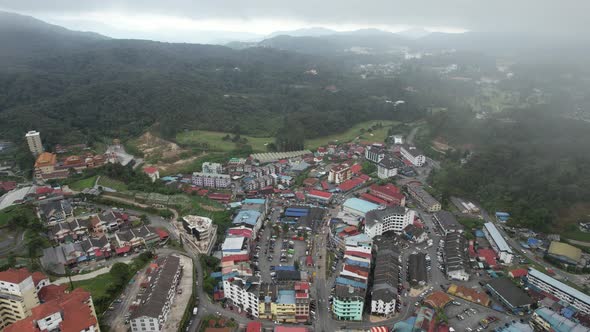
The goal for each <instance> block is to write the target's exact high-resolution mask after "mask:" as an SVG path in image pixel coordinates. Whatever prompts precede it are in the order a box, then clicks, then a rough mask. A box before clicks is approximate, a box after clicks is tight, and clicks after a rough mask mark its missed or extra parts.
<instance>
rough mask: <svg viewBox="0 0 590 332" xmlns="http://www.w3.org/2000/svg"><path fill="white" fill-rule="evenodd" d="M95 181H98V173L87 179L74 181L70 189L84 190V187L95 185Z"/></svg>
mask: <svg viewBox="0 0 590 332" xmlns="http://www.w3.org/2000/svg"><path fill="white" fill-rule="evenodd" d="M94 182H96V175H95V176H91V177H89V178H86V179H82V180H78V181H76V182H72V183H71V184H70V189H72V190H75V191H82V190H83V189H86V188H92V187H94Z"/></svg>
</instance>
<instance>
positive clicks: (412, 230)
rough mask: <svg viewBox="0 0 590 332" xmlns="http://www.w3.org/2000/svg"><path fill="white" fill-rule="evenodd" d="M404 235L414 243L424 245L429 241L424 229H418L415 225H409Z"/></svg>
mask: <svg viewBox="0 0 590 332" xmlns="http://www.w3.org/2000/svg"><path fill="white" fill-rule="evenodd" d="M404 235H405V236H406V238H407V239H408V240H409V241H411V242H414V243H422V242H424V241H426V240H428V234H427V233H426V232H425V231H424V228H422V227H417V226H416V225H414V224H409V225H408V226H406V227H405V228H404Z"/></svg>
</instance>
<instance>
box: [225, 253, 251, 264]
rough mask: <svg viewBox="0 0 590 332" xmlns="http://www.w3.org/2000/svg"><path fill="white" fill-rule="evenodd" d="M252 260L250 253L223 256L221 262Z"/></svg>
mask: <svg viewBox="0 0 590 332" xmlns="http://www.w3.org/2000/svg"><path fill="white" fill-rule="evenodd" d="M249 260H250V257H249V256H248V254H241V255H229V256H225V257H222V258H221V262H234V263H237V262H247V261H249Z"/></svg>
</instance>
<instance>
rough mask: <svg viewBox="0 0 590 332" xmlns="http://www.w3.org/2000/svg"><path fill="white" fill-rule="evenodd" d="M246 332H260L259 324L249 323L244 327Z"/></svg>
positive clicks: (260, 324) (260, 326)
mask: <svg viewBox="0 0 590 332" xmlns="http://www.w3.org/2000/svg"><path fill="white" fill-rule="evenodd" d="M246 332H262V323H261V322H249V323H248V325H247V326H246Z"/></svg>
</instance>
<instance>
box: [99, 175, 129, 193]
mask: <svg viewBox="0 0 590 332" xmlns="http://www.w3.org/2000/svg"><path fill="white" fill-rule="evenodd" d="M98 185H99V186H103V187H108V188H112V189H115V190H116V191H125V190H127V185H126V184H125V183H123V182H121V181H118V180H113V179H111V178H109V177H107V176H101V177H100V179H99V180H98Z"/></svg>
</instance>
